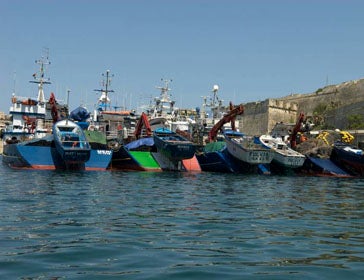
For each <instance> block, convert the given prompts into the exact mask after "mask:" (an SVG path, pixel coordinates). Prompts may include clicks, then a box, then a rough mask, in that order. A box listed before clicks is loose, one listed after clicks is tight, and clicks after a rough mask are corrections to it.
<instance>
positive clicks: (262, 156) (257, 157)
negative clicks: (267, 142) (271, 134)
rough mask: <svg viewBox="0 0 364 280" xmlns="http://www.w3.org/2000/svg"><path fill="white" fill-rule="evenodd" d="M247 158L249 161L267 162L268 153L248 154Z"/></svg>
mask: <svg viewBox="0 0 364 280" xmlns="http://www.w3.org/2000/svg"><path fill="white" fill-rule="evenodd" d="M249 157H250V159H251V160H254V161H259V160H268V159H269V153H268V152H261V151H259V152H250V153H249Z"/></svg>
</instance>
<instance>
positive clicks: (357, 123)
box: [347, 114, 364, 129]
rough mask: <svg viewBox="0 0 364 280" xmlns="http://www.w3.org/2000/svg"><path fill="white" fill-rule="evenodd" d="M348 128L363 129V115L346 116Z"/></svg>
mask: <svg viewBox="0 0 364 280" xmlns="http://www.w3.org/2000/svg"><path fill="white" fill-rule="evenodd" d="M347 120H348V129H364V118H363V115H360V114H353V115H349V116H347Z"/></svg>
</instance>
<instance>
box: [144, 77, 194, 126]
mask: <svg viewBox="0 0 364 280" xmlns="http://www.w3.org/2000/svg"><path fill="white" fill-rule="evenodd" d="M161 81H162V82H164V86H158V87H156V88H157V89H159V90H160V95H159V96H158V97H155V98H154V99H153V102H151V104H150V105H148V106H146V108H145V109H146V110H145V111H146V113H147V115H148V119H149V123H150V126H151V129H152V131H154V130H155V129H157V128H161V127H164V128H167V129H169V130H171V131H178V130H179V131H185V132H186V131H189V129H190V125H192V124H194V123H195V121H194V120H193V119H191V118H189V117H188V116H187V115H186V114H182V113H181V110H180V109H179V108H177V107H176V106H175V104H176V101H175V100H173V99H172V97H171V94H170V93H169V92H170V91H171V88H170V87H169V83H170V82H172V80H169V79H161ZM144 107H145V106H144Z"/></svg>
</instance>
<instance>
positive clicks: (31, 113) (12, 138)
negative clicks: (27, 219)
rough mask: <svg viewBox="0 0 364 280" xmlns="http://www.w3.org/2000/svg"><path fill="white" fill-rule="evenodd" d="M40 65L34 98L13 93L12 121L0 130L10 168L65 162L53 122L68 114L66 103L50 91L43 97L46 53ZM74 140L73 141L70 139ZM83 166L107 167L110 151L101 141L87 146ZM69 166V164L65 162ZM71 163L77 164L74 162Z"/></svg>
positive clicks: (61, 166)
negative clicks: (86, 158) (96, 144)
mask: <svg viewBox="0 0 364 280" xmlns="http://www.w3.org/2000/svg"><path fill="white" fill-rule="evenodd" d="M36 63H37V64H39V65H40V71H39V74H38V73H36V74H34V75H33V78H34V80H32V81H31V82H32V83H36V84H38V97H37V99H33V98H26V97H19V96H17V95H15V93H14V94H13V95H12V98H11V107H10V110H9V112H10V114H11V116H12V118H11V120H12V121H11V123H10V124H8V125H7V126H6V127H5V129H4V131H3V133H2V141H3V156H2V161H3V163H4V164H5V165H7V166H9V167H11V168H19V169H42V170H55V169H65V168H66V166H65V162H64V160H63V159H62V157H61V155H60V154H59V152H58V151H57V149H56V145H55V144H56V143H55V138H54V135H53V134H52V127H53V124H54V123H55V122H57V121H60V120H62V118H64V117H65V116H67V115H68V105H66V104H63V103H62V102H59V101H56V100H55V96H54V94H53V93H51V94H50V98H49V100H48V101H46V99H45V96H44V91H43V86H44V85H46V84H50V81H49V79H47V78H46V75H45V68H46V65H48V64H50V62H49V61H48V56H43V57H42V58H41V59H39V60H37V61H36ZM72 143H73V142H72ZM89 156H90V157H89V160H88V161H86V162H85V166H84V169H85V170H106V168H107V167H108V166H109V164H110V161H111V157H112V151H111V150H110V149H106V148H105V147H101V146H100V145H98V146H96V147H95V148H92V149H91V150H90V155H89ZM68 167H69V168H71V167H72V166H70V165H69V166H68ZM74 167H77V168H76V169H78V168H79V167H78V166H77V165H75V166H74Z"/></svg>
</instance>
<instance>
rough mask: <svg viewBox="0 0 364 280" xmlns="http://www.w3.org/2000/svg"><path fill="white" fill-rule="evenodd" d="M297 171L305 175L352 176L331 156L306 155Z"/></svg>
mask: <svg viewBox="0 0 364 280" xmlns="http://www.w3.org/2000/svg"><path fill="white" fill-rule="evenodd" d="M296 173H297V174H299V175H304V176H318V177H338V178H350V177H353V175H352V174H350V173H349V172H347V171H346V170H344V169H342V168H341V167H339V166H338V165H337V164H335V163H334V162H333V161H332V160H331V159H329V158H318V157H312V156H306V160H305V162H304V164H303V165H302V167H300V168H298V169H297V170H296Z"/></svg>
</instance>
